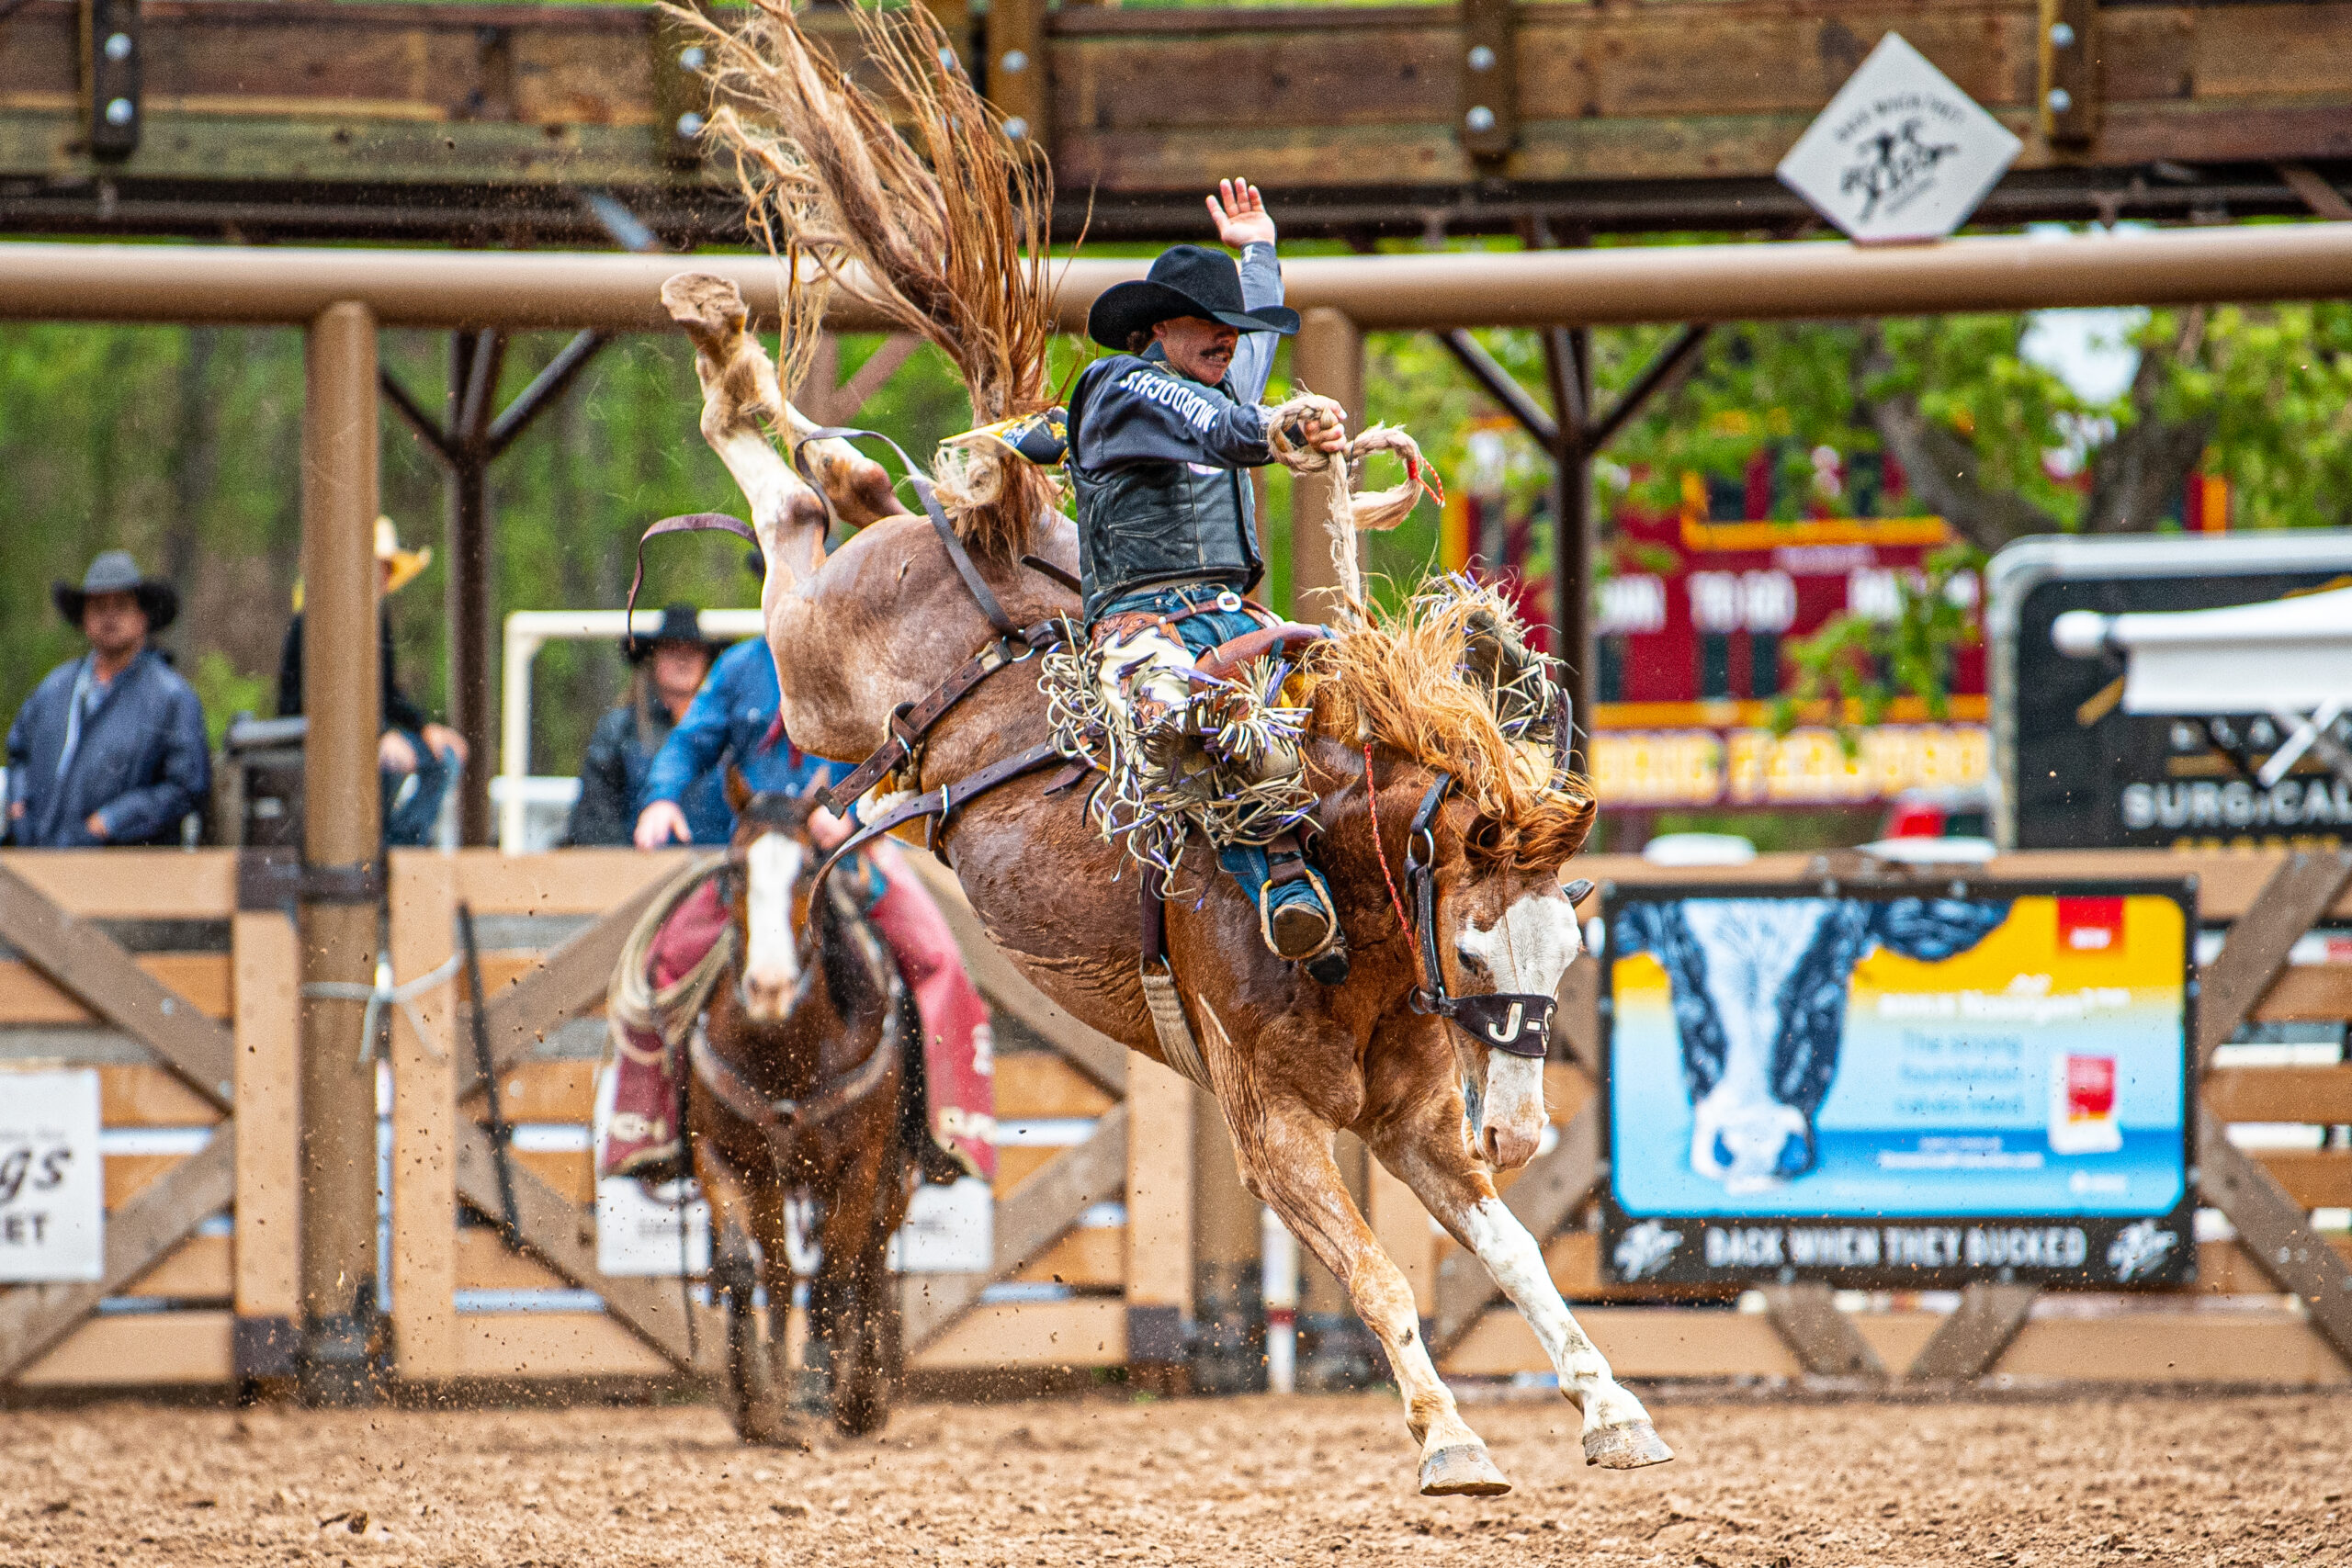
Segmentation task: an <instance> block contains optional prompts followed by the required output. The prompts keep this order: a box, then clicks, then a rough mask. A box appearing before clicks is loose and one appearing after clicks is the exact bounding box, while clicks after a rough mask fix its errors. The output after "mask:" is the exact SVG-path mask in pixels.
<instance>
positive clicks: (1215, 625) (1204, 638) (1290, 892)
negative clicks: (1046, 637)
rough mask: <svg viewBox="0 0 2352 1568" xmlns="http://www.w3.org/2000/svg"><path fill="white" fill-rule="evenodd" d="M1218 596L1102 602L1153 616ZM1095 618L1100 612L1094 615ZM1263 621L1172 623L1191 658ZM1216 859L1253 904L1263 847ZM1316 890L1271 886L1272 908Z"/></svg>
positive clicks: (1224, 850)
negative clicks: (1272, 889) (1188, 650)
mask: <svg viewBox="0 0 2352 1568" xmlns="http://www.w3.org/2000/svg"><path fill="white" fill-rule="evenodd" d="M1214 598H1216V590H1215V589H1211V588H1205V587H1201V586H1198V585H1195V586H1193V587H1188V588H1159V589H1145V590H1143V591H1142V592H1136V593H1127V594H1123V595H1121V596H1120V597H1119V598H1116V599H1114V600H1113V601H1111V603H1110V604H1105V605H1104V606H1103V615H1130V614H1133V613H1135V612H1137V611H1146V610H1148V611H1149V612H1151V613H1152V614H1154V615H1171V614H1173V613H1174V612H1176V611H1178V610H1182V609H1185V608H1187V607H1188V606H1190V605H1193V604H1204V603H1206V602H1207V601H1209V600H1211V599H1214ZM1098 618H1099V617H1098ZM1260 625H1261V622H1260V621H1259V620H1258V618H1257V617H1256V616H1255V615H1251V614H1250V612H1248V611H1247V610H1207V611H1204V612H1202V613H1201V614H1199V615H1187V616H1185V617H1184V618H1183V619H1182V620H1181V621H1178V622H1177V623H1176V626H1175V632H1176V636H1177V637H1178V638H1179V639H1180V640H1181V641H1182V643H1183V645H1184V646H1185V648H1187V649H1190V650H1191V651H1192V653H1193V656H1194V657H1195V658H1198V657H1199V656H1200V655H1202V654H1204V653H1206V652H1207V651H1208V650H1209V649H1212V648H1215V647H1216V646H1217V645H1218V644H1219V643H1224V642H1230V641H1232V640H1233V639H1234V638H1235V637H1240V636H1242V635H1243V634H1244V633H1247V632H1254V631H1256V630H1257V629H1258V627H1259V626H1260ZM1216 863H1217V864H1219V865H1221V866H1223V867H1225V870H1226V874H1227V875H1228V876H1230V877H1232V878H1233V880H1234V881H1235V882H1237V883H1238V884H1239V885H1240V886H1241V891H1242V892H1244V893H1246V894H1248V895H1249V896H1250V903H1251V904H1252V905H1255V904H1256V903H1257V902H1258V899H1259V897H1261V895H1262V894H1263V893H1264V891H1265V886H1266V879H1267V878H1268V877H1269V876H1270V875H1272V870H1271V868H1270V867H1269V866H1268V864H1267V860H1266V851H1265V848H1264V846H1262V845H1260V844H1221V845H1218V846H1216ZM1316 902H1317V899H1316V896H1315V890H1314V889H1313V888H1312V887H1310V886H1307V885H1306V883H1305V882H1286V883H1284V884H1283V886H1280V887H1277V888H1275V889H1274V891H1273V908H1282V907H1283V906H1284V905H1286V904H1314V903H1316Z"/></svg>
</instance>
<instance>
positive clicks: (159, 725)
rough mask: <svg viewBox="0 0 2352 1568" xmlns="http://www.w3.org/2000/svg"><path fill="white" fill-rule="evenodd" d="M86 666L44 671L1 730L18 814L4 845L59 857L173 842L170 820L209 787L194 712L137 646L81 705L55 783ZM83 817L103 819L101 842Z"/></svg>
mask: <svg viewBox="0 0 2352 1568" xmlns="http://www.w3.org/2000/svg"><path fill="white" fill-rule="evenodd" d="M89 661H90V660H89V655H87V654H85V655H83V657H81V658H80V659H76V660H71V661H70V662H67V663H64V664H61V665H59V666H58V667H57V668H56V669H54V670H52V671H50V672H49V674H48V676H47V678H46V679H44V680H43V681H42V682H41V683H40V685H39V686H37V687H35V688H34V690H33V694H32V695H31V696H29V697H28V698H26V699H25V705H24V706H23V707H22V708H20V709H18V710H17V721H16V723H15V724H13V725H11V726H10V727H9V729H8V793H9V795H10V796H11V797H12V798H13V799H16V800H21V801H23V802H24V803H25V815H24V817H23V818H22V819H20V820H18V821H16V822H13V823H10V824H8V828H9V831H8V833H7V835H6V836H7V840H8V841H9V842H11V843H14V844H17V845H18V846H20V847H23V848H27V849H61V850H62V849H77V848H86V847H88V846H90V845H93V844H96V843H99V842H101V841H103V842H106V843H108V844H149V843H177V842H178V841H179V832H180V818H183V817H186V816H187V814H188V813H189V812H191V811H194V810H196V809H197V807H198V806H199V805H200V804H201V803H202V802H203V799H204V796H205V792H206V791H208V790H209V789H210V788H211V787H212V761H211V758H210V757H209V755H208V754H207V752H206V750H205V739H204V707H203V705H202V704H200V703H198V701H197V697H196V693H195V691H194V690H193V689H192V688H191V687H190V686H189V685H188V683H187V682H186V681H184V680H182V679H181V678H180V673H179V671H176V670H175V669H173V668H172V666H171V662H170V661H169V660H166V659H165V658H164V656H163V655H162V654H161V653H159V652H157V651H156V650H155V649H153V648H148V649H141V651H140V652H139V654H138V656H137V657H135V658H133V659H132V660H131V661H130V663H129V664H127V665H125V666H124V667H123V670H122V672H121V673H120V674H119V675H117V676H116V677H115V678H114V679H113V680H112V681H110V682H107V688H106V691H105V693H104V694H102V695H100V696H98V697H97V698H96V701H95V702H94V703H93V704H92V705H90V708H89V711H88V712H87V713H86V714H85V716H84V717H83V720H82V725H81V732H80V736H79V738H78V739H77V740H76V741H75V743H74V755H73V759H72V761H70V762H68V763H67V765H66V767H65V771H64V777H62V778H60V777H59V776H58V761H59V759H60V758H62V757H63V756H64V755H65V738H66V731H67V728H68V713H69V709H70V708H71V706H72V705H73V700H74V683H75V682H76V681H77V680H78V679H79V678H80V677H81V674H82V671H84V670H85V669H86V668H88V666H89ZM93 815H96V816H97V817H100V818H103V819H104V820H105V822H106V825H107V836H106V838H105V840H97V839H95V838H93V837H91V835H90V830H89V829H88V828H87V827H86V826H85V824H86V823H87V822H88V820H89V818H91V817H92V816H93Z"/></svg>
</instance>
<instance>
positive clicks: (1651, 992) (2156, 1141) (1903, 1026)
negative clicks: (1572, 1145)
mask: <svg viewBox="0 0 2352 1568" xmlns="http://www.w3.org/2000/svg"><path fill="white" fill-rule="evenodd" d="M1602 919H1603V922H1604V926H1605V935H1604V940H1603V942H1602V943H1601V944H1600V952H1601V955H1602V969H1603V974H1604V976H1605V977H1606V980H1607V986H1608V994H1607V997H1606V998H1605V1000H1604V1002H1603V1007H1604V1023H1605V1028H1604V1031H1603V1034H1604V1038H1605V1041H1606V1049H1605V1053H1604V1080H1605V1081H1604V1087H1603V1093H1604V1095H1605V1097H1606V1104H1607V1107H1608V1116H1607V1120H1606V1129H1605V1136H1606V1140H1607V1147H1606V1156H1607V1171H1608V1185H1607V1189H1606V1192H1605V1194H1604V1198H1603V1201H1602V1216H1603V1231H1604V1236H1603V1245H1602V1249H1601V1256H1602V1260H1603V1268H1604V1269H1605V1270H1606V1271H1607V1274H1608V1277H1609V1278H1611V1279H1612V1280H1619V1281H1625V1282H1631V1281H1636V1280H1658V1281H1733V1282H1742V1281H1745V1282H1758V1283H1762V1282H1787V1281H1792V1280H1801V1279H1809V1280H1827V1281H1830V1282H1832V1283H1837V1284H1844V1285H1854V1286H1894V1287H1896V1288H1916V1289H1926V1288H1941V1287H1949V1286H1951V1285H1956V1284H1961V1283H1964V1282H1966V1281H1969V1280H2030V1281H2037V1282H2064V1283H2073V1284H2084V1285H2090V1284H2096V1285H2100V1286H2104V1287H2116V1286H2149V1285H2175V1284H2178V1283H2180V1282H2181V1281H2182V1280H2187V1279H2189V1278H2191V1277H2193V1275H2194V1271H2195V1267H2196V1257H2195V1248H2194V1247H2193V1246H2192V1245H2191V1231H2190V1219H2191V1215H2192V1213H2193V1212H2194V1195H2193V1193H2192V1190H2191V1187H2190V1181H2189V1177H2188V1168H2189V1164H2190V1146H2189V1140H2190V1132H2189V1129H2190V1126H2191V1124H2192V1119H2191V1118H2190V1116H2189V1114H2188V1111H2189V1107H2190V1105H2191V1103H2192V1101H2191V1096H2190V1091H2189V1064H2190V1062H2191V1060H2192V1055H2191V1053H2190V1049H2189V1040H2190V1038H2191V1036H2190V1028H2191V1016H2190V1011H2191V1010H2190V991H2189V988H2188V975H2189V968H2188V965H2189V953H2190V939H2191V936H2192V933H2193V932H2194V931H2195V929H2196V919H2195V908H2194V893H2193V888H2192V886H2190V885H2188V884H2187V883H2134V884H2081V885H2070V886H2052V885H2047V884H2039V885H2030V886H2029V885H2023V884H2015V883H1997V884H1996V883H1990V882H1981V883H1967V882H1951V883H1949V884H1938V885H1936V886H1931V887H1896V888H1869V889H1862V888H1854V887H1850V886H1838V884H1835V883H1824V884H1819V885H1813V886H1779V887H1741V888H1738V889H1736V891H1735V890H1731V889H1726V888H1724V887H1723V886H1720V885H1718V886H1713V887H1682V888H1663V887H1644V888H1641V889H1638V890H1635V889H1622V888H1621V889H1611V890H1610V891H1609V893H1608V895H1607V897H1605V900H1604V913H1603V916H1602Z"/></svg>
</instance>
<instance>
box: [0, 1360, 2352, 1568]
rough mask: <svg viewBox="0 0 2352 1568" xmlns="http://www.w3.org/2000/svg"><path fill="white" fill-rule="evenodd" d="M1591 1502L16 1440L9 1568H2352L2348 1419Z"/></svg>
mask: <svg viewBox="0 0 2352 1568" xmlns="http://www.w3.org/2000/svg"><path fill="white" fill-rule="evenodd" d="M1656 1411H1657V1416H1658V1426H1659V1428H1660V1430H1661V1431H1663V1432H1664V1433H1665V1434H1666V1435H1667V1437H1668V1440H1669V1441H1671V1442H1672V1443H1674V1444H1675V1445H1676V1447H1677V1448H1678V1449H1679V1450H1680V1457H1679V1459H1678V1460H1677V1461H1675V1462H1674V1463H1673V1464H1670V1465H1666V1466H1662V1467H1659V1468H1657V1469H1655V1470H1650V1471H1645V1472H1640V1473H1638V1474H1634V1475H1618V1474H1607V1473H1603V1472H1599V1471H1592V1470H1588V1469H1586V1468H1585V1466H1584V1465H1583V1463H1582V1462H1581V1460H1580V1458H1579V1455H1578V1450H1577V1442H1576V1436H1575V1434H1576V1426H1575V1423H1574V1422H1573V1421H1572V1420H1571V1419H1570V1418H1569V1413H1568V1411H1567V1408H1566V1405H1564V1404H1558V1403H1557V1402H1555V1401H1544V1402H1534V1401H1524V1400H1513V1401H1510V1402H1505V1403H1498V1404H1483V1405H1476V1406H1473V1407H1471V1408H1470V1410H1469V1415H1470V1416H1471V1418H1472V1420H1473V1422H1474V1424H1476V1426H1477V1427H1479V1428H1480V1430H1481V1431H1482V1432H1483V1433H1484V1434H1485V1436H1486V1437H1487V1440H1488V1441H1489V1442H1490V1443H1491V1444H1492V1445H1493V1448H1494V1450H1495V1453H1496V1457H1497V1458H1498V1460H1499V1461H1500V1462H1501V1464H1502V1466H1503V1468H1504V1470H1505V1471H1506V1472H1508V1473H1509V1474H1510V1476H1511V1477H1512V1479H1513V1480H1514V1481H1515V1482H1516V1483H1518V1490H1516V1491H1515V1492H1513V1493H1512V1494H1511V1495H1510V1496H1508V1497H1503V1498H1498V1499H1494V1500H1490V1501H1487V1502H1483V1503H1482V1502H1473V1501H1467V1500H1457V1501H1451V1502H1439V1501H1425V1500H1423V1499H1422V1498H1420V1497H1418V1496H1416V1495H1414V1494H1413V1490H1412V1484H1411V1483H1412V1476H1413V1468H1412V1459H1411V1454H1410V1452H1409V1450H1408V1445H1407V1441H1406V1438H1405V1434H1404V1431H1403V1428H1402V1425H1401V1423H1400V1421H1399V1419H1398V1417H1397V1409H1396V1406H1395V1404H1393V1402H1390V1401H1387V1400H1384V1399H1374V1398H1370V1397H1364V1398H1352V1397H1351V1398H1327V1399H1280V1400H1272V1399H1241V1400H1224V1401H1163V1402H1157V1403H1141V1404H1138V1403H1122V1402H1117V1401H1114V1400H1111V1399H1107V1398H1094V1399H1086V1400H1067V1401H1059V1402H1052V1403H1030V1404H999V1405H944V1404H928V1405H916V1406H912V1407H910V1408H908V1409H906V1410H903V1411H902V1412H901V1413H900V1414H899V1416H898V1417H897V1418H896V1420H895V1421H894V1422H893V1423H892V1425H891V1427H890V1428H889V1430H888V1435H887V1437H886V1438H883V1439H882V1440H879V1441H875V1442H869V1443H855V1444H847V1443H844V1444H828V1445H826V1446H824V1447H822V1448H821V1449H820V1450H819V1451H816V1452H813V1453H784V1452H778V1451H775V1450H761V1451H753V1450H744V1449H742V1448H740V1447H738V1446H736V1444H735V1443H734V1442H733V1440H732V1439H731V1438H730V1437H729V1432H728V1428H727V1425H726V1422H725V1420H724V1419H723V1418H722V1416H720V1414H719V1413H718V1411H717V1410H716V1409H712V1408H708V1407H703V1406H680V1407H670V1408H642V1407H639V1408H592V1409H573V1410H563V1411H548V1410H524V1411H472V1412H462V1413H455V1414H444V1413H433V1412H418V1411H393V1412H376V1413H362V1414H347V1413H334V1414H309V1413H300V1412H278V1411H267V1410H262V1411H252V1412H246V1413H242V1414H241V1413H237V1412H233V1411H225V1410H223V1411H213V1410H186V1409H158V1408H153V1407H142V1406H139V1405H134V1404H112V1405H104V1406H97V1407H92V1408H86V1409H80V1410H73V1411H54V1410H52V1411H32V1412H23V1411H20V1412H15V1413H9V1414H6V1415H0V1564H6V1565H8V1568H16V1565H19V1564H24V1565H30V1564H74V1565H80V1564H98V1563H106V1564H114V1563H120V1562H136V1563H141V1564H145V1563H159V1564H161V1563H169V1564H177V1565H189V1564H211V1563H239V1564H246V1563H277V1562H294V1563H328V1564H342V1563H349V1564H353V1565H355V1568H357V1565H363V1564H375V1563H385V1564H391V1563H400V1564H437V1563H465V1564H477V1563H479V1564H496V1565H498V1568H554V1565H558V1564H560V1565H563V1568H572V1565H583V1568H584V1565H595V1568H604V1565H607V1564H609V1565H615V1568H620V1565H628V1568H636V1565H639V1564H642V1565H646V1568H654V1565H661V1568H670V1565H673V1564H679V1565H691V1564H706V1563H708V1564H727V1565H730V1568H731V1565H734V1564H753V1563H757V1564H767V1563H792V1564H802V1563H809V1564H831V1563H841V1564H852V1563H855V1564H869V1563H872V1564H891V1565H896V1564H912V1563H924V1564H933V1563H941V1562H947V1563H977V1564H1000V1563H1001V1564H1005V1565H1007V1568H1012V1565H1017V1564H1032V1563H1049V1564H1056V1565H1060V1564H1069V1563H1079V1562H1090V1563H1091V1562H1105V1561H1118V1560H1129V1561H1135V1562H1150V1563H1204V1564H1214V1565H1216V1568H1237V1565H1239V1564H1251V1563H1261V1562H1270V1563H1346V1564H1349V1565H1351V1568H1353V1565H1354V1564H1359V1563H1425V1562H1448V1561H1459V1560H1461V1554H1462V1553H1463V1552H1464V1551H1465V1550H1466V1551H1468V1552H1471V1553H1475V1554H1476V1555H1475V1561H1476V1562H1481V1563H1516V1562H1559V1563H1576V1564H1586V1563H1590V1564H1607V1565H1615V1564H1634V1563H1665V1564H1674V1565H1677V1568H1735V1565H1740V1568H1745V1565H1748V1564H1758V1565H1762V1564H1776V1563H1788V1564H1791V1565H1804V1568H1815V1565H1828V1564H1849V1563H1850V1564H1871V1565H1876V1564H1908V1563H1920V1564H1927V1563H1934V1564H1946V1563H1962V1562H1966V1563H1991V1564H2000V1565H2003V1568H2059V1565H2061V1564H2075V1563H2110V1562H2131V1563H2143V1562H2155V1563H2166V1564H2171V1563H2198V1564H2203V1563H2245V1564H2268V1563H2319V1562H2326V1563H2345V1562H2352V1524H2347V1519H2352V1504H2347V1502H2346V1498H2347V1496H2352V1464H2347V1463H2346V1461H2347V1460H2352V1399H2346V1398H2324V1397H2297V1396H2281V1397H2266V1398H2234V1399H2222V1400H2212V1401H2207V1402H2198V1401H2192V1400H2188V1399H2182V1398H2165V1399H2138V1400H2133V1399H2100V1400H2084V1401H2074V1402H2064V1403H2011V1402H2002V1403H1984V1404H1861V1403H1838V1402H1821V1403H1805V1402H1773V1403H1759V1404H1747V1403H1733V1402H1717V1403H1667V1402H1660V1403H1659V1404H1657V1407H1656Z"/></svg>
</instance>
